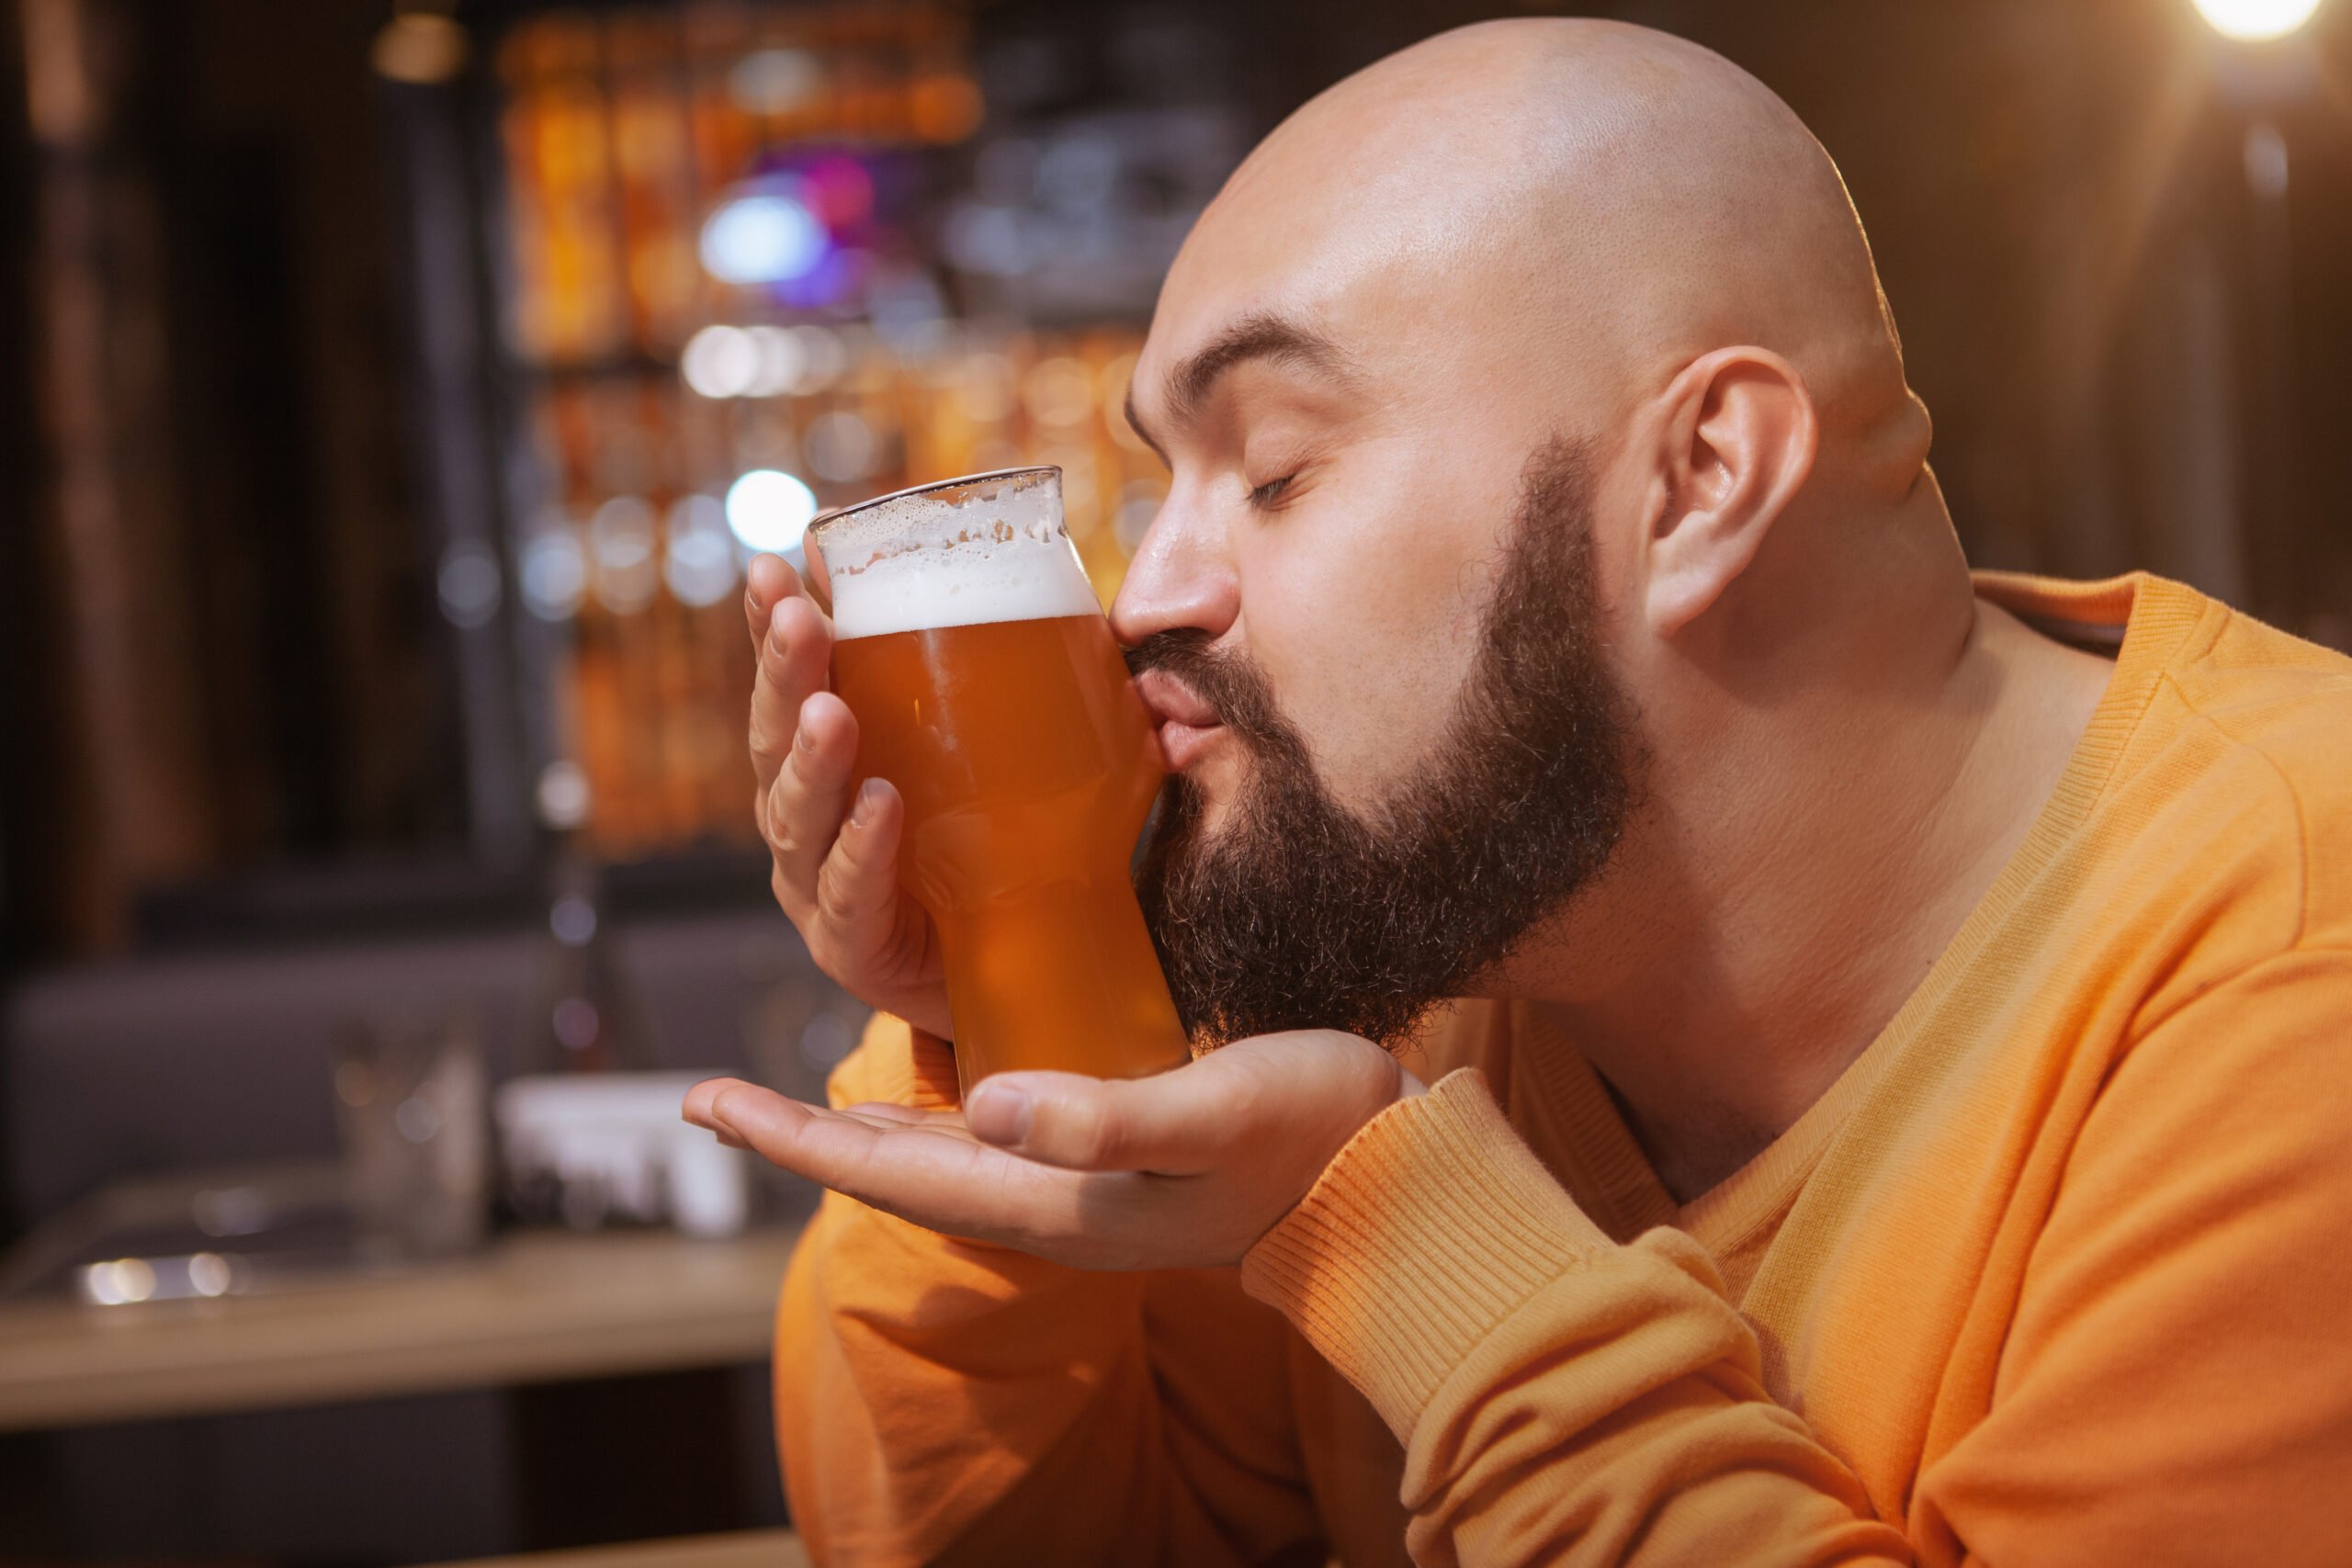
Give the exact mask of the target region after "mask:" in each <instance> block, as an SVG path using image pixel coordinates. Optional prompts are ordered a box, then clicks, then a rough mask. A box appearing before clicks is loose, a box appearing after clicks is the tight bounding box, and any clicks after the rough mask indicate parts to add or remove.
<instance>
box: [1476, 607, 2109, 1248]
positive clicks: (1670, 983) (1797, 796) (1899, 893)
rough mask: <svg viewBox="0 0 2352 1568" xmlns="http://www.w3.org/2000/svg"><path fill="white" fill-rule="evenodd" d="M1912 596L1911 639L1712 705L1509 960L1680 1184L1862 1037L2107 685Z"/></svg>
mask: <svg viewBox="0 0 2352 1568" xmlns="http://www.w3.org/2000/svg"><path fill="white" fill-rule="evenodd" d="M1963 581H1964V580H1963ZM1929 608H1935V609H1937V610H1938V612H1939V613H1938V614H1935V615H1926V614H1924V612H1925V611H1926V610H1928V609H1929ZM1922 611H1923V615H1922V618H1920V619H1919V620H1917V621H1916V622H1914V623H1913V625H1912V626H1911V627H1910V628H1909V630H1908V634H1907V635H1910V636H1912V637H1916V638H1917V644H1916V645H1915V646H1913V647H1911V648H1909V649H1904V650H1901V653H1900V656H1898V655H1897V653H1896V651H1895V650H1889V653H1888V660H1887V661H1886V662H1884V663H1882V664H1880V665H1878V666H1877V667H1876V668H1875V669H1872V668H1871V665H1870V664H1869V663H1868V662H1864V663H1862V664H1860V665H1859V666H1854V667H1853V668H1855V669H1856V670H1857V672H1858V677H1859V678H1855V679H1832V680H1825V679H1821V678H1819V672H1815V675H1814V676H1811V677H1808V678H1806V679H1803V680H1799V681H1797V682H1792V685H1791V687H1790V688H1789V690H1788V692H1786V693H1784V694H1776V697H1775V699H1774V700H1772V701H1769V702H1761V703H1758V702H1742V703H1738V704H1733V705H1727V707H1726V709H1725V710H1724V712H1722V713H1719V714H1715V715H1711V716H1709V717H1708V728H1707V731H1706V732H1707V734H1708V739H1707V741H1706V743H1705V744H1704V745H1703V746H1699V747H1689V748H1684V749H1682V750H1680V751H1679V756H1680V758H1681V761H1680V762H1679V764H1675V763H1671V762H1668V761H1663V760H1661V761H1660V762H1659V763H1658V765H1657V767H1658V771H1657V773H1655V774H1654V776H1653V777H1652V779H1651V780H1650V795H1649V803H1648V805H1647V806H1646V807H1645V809H1644V811H1643V813H1642V815H1641V818H1640V820H1639V821H1638V822H1637V823H1636V824H1635V825H1634V827H1633V828H1631V829H1629V831H1628V834H1627V838H1626V840H1625V842H1624V843H1623V846H1622V847H1621V850H1620V852H1619V854H1618V856H1617V858H1616V859H1615V860H1614V861H1613V862H1612V863H1611V870H1610V872H1609V873H1608V874H1607V876H1606V878H1605V879H1604V881H1603V883H1602V884H1600V886H1596V887H1595V888H1594V889H1593V890H1592V896H1591V897H1587V898H1585V899H1582V900H1580V901H1579V903H1578V904H1577V907H1576V908H1575V909H1573V910H1572V911H1571V912H1570V914H1569V915H1568V917H1566V919H1564V921H1563V922H1562V927H1561V930H1560V931H1558V932H1557V933H1556V937H1555V939H1554V940H1547V941H1545V942H1541V943H1537V944H1534V945H1533V946H1532V947H1531V948H1530V949H1529V950H1528V951H1527V952H1526V953H1524V954H1523V956H1522V958H1521V960H1520V961H1519V962H1517V963H1515V964H1513V965H1512V966H1511V971H1510V975H1509V976H1506V977H1505V984H1504V985H1503V987H1501V989H1503V990H1504V991H1505V992H1507V993H1508V994H1510V995H1513V996H1521V997H1525V998H1530V999H1536V1000H1542V1001H1544V1002H1547V1003H1549V1004H1551V1005H1552V1006H1554V1007H1555V1009H1556V1010H1558V1012H1559V1014H1560V1017H1561V1021H1562V1022H1563V1023H1564V1024H1565V1025H1566V1028H1567V1029H1568V1031H1569V1033H1570V1036H1571V1038H1573V1039H1575V1040H1576V1041H1577V1043H1578V1045H1579V1047H1580V1049H1582V1050H1583V1052H1584V1054H1585V1055H1586V1056H1587V1058H1588V1059H1589V1061H1590V1062H1591V1064H1592V1066H1594V1068H1595V1069H1596V1070H1597V1071H1598V1072H1599V1073H1600V1076H1601V1077H1602V1078H1603V1079H1605V1080H1606V1081H1607V1082H1608V1084H1609V1085H1610V1087H1611V1091H1612V1092H1613V1093H1614V1094H1615V1096H1616V1097H1617V1100H1618V1103H1619V1106H1620V1109H1621V1110H1622V1111H1623V1112H1624V1114H1625V1117H1626V1121H1627V1122H1628V1124H1629V1125H1630V1126H1631V1128H1632V1129H1633V1131H1634V1135H1635V1137H1636V1139H1637V1140H1638V1141H1639V1142H1640V1143H1641V1145H1642V1146H1643V1148H1644V1150H1645V1152H1646V1153H1647V1154H1648V1156H1650V1160H1651V1164H1652V1166H1653V1168H1655V1169H1656V1171H1657V1175H1658V1177H1659V1179H1660V1180H1661V1181H1662V1182H1663V1183H1664V1184H1665V1186H1666V1187H1667V1189H1668V1191H1669V1192H1671V1193H1672V1194H1673V1195H1674V1197H1675V1199H1676V1201H1679V1202H1688V1201H1690V1200H1691V1199H1692V1198H1695V1197H1696V1196H1698V1195H1699V1194H1700V1193H1702V1192H1703V1191H1705V1190H1708V1189H1710V1188H1712V1187H1713V1186H1714V1185H1716V1183H1718V1182H1720V1181H1721V1180H1722V1179H1724V1177H1726V1176H1728V1175H1730V1174H1731V1173H1732V1172H1733V1171H1735V1170H1736V1169H1738V1168H1740V1167H1741V1166H1743V1165H1745V1164H1746V1163H1747V1161H1748V1160H1749V1159H1751V1158H1753V1157H1754V1156H1756V1155H1757V1154H1758V1153H1759V1152H1761V1150H1762V1149H1763V1148H1764V1147H1765V1146H1766V1145H1769V1144H1770V1142H1771V1141H1772V1140H1773V1139H1775V1138H1777V1137H1778V1136H1779V1135H1780V1134H1781V1133H1783V1132H1785V1131H1787V1130H1788V1128H1789V1127H1790V1126H1791V1125H1792V1124H1793V1123H1794V1122H1796V1120H1797V1118H1798V1117H1799V1116H1801V1115H1803V1114H1804V1111H1805V1109H1806V1108H1807V1107H1809V1106H1810V1105H1812V1104H1813V1103H1814V1101H1815V1100H1818V1099H1819V1098H1820V1097H1821V1095H1822V1094H1823V1093H1824V1092H1825V1091H1826V1090H1827V1089H1828V1088H1829V1086H1830V1085H1831V1084H1832V1083H1833V1082H1835V1081H1836V1080H1837V1078H1838V1076H1839V1075H1840V1074H1842V1073H1843V1072H1844V1071H1845V1070H1846V1068H1847V1067H1848V1066H1850V1065H1851V1064H1852V1062H1853V1061H1854V1059H1855V1057H1857V1056H1858V1055H1860V1054H1861V1052H1862V1050H1863V1049H1864V1048H1865V1047H1866V1046H1868V1044H1869V1043H1870V1042H1871V1040H1872V1039H1874V1038H1876V1036H1877V1035H1878V1033H1879V1032H1880V1031H1881V1030H1882V1029H1883V1027H1884V1026H1885V1024H1886V1023H1887V1021H1888V1020H1890V1019H1891V1018H1893V1016H1894V1013H1895V1011H1896V1010H1897V1009H1899V1008H1900V1007H1901V1006H1902V1004H1903V1001H1904V999H1905V998H1906V997H1908V996H1909V995H1910V994H1911V992H1912V991H1913V990H1914V989H1916V988H1917V986H1918V984H1919V982H1920V981H1921V980H1922V979H1923V978H1924V977H1925V976H1926V975H1927V973H1928V969H1929V968H1930V966H1931V965H1932V964H1934V962H1935V960H1936V958H1937V957H1938V955H1939V954H1940V953H1942V951H1943V949H1944V948H1945V946H1946V945H1948V944H1949V943H1950V942H1951V938H1952V936H1953V935H1954V933H1955V932H1957V931H1958V930H1959V929H1960V926H1961V924H1962V921H1964V920H1965V919H1967V916H1968V913H1969V911H1970V910H1971V909H1973V908H1974V907H1975V905H1976V904H1977V902H1978V901H1979V900H1980V899H1981V898H1982V897H1984V895H1985V892H1986V891H1987V890H1988V889H1989V888H1990V887H1991V886H1992V884H1993V881H1994V879H1995V878H1996V876H1997V875H1998V874H1999V872H2000V869H2001V867H2002V866H2003V865H2004V864H2006V863H2007V861H2008V859H2009V857H2010V856H2011V855H2012V854H2013V853H2014V852H2016V850H2017V849H2018V845H2019V844H2020V843H2021V842H2022V841H2023V840H2024V839H2025V837H2026V834H2027V832H2028V830H2029V829H2030V827H2031V824H2032V821H2033V819H2034V818H2035V817H2036V816H2037V815H2038V813H2039V812H2040V810H2041V806H2042V804H2043V803H2044V802H2045V801H2046V800H2047V798H2048V797H2049V795H2050V792H2051V790H2052V787H2053V786H2054V785H2055V784H2056V783H2057V780H2058V777H2059V775H2060V773H2062V772H2063V771H2064V768H2065V765H2066V761H2067V760H2068V758H2069V757H2070V756H2071V755H2072V753H2073V750H2074V748H2075V743H2076V742H2077V741H2078V740H2079V739H2081V736H2082V733H2083V730H2084V728H2085V727H2086V725H2087V724H2088V722H2089V719H2090V715H2091V711H2092V709H2093V708H2095V707H2096V706H2097V705H2098V699H2099V696H2100V694H2102V693H2103V692H2104V690H2105V688H2106V682H2107V677H2108V675H2109V671H2110V670H2111V666H2110V665H2109V663H2108V662H2107V661H2106V660H2100V659H2098V658H2095V657H2093V656H2091V655H2088V654H2084V653H2079V652H2075V651H2074V650H2072V649H2066V648H2064V647H2062V646H2061V645H2059V644H2058V643H2055V642H2053V641H2052V640H2050V639H2049V638H2047V637H2042V636H2041V635H2040V634H2038V633H2036V632H2033V631H2031V630H2030V629H2029V628H2027V627H2026V626H2023V625H2022V624H2020V623H2019V622H2018V621H2017V620H2016V619H2014V618H2013V617H2011V616H2010V615H2007V613H2005V612H2003V611H2001V610H1999V609H1996V608H1995V607H1993V606H1992V605H1989V604H1984V603H1983V602H1981V601H1979V600H1977V599H1975V597H1974V596H1973V593H1972V594H1967V595H1965V597H1964V598H1962V599H1958V600H1955V601H1953V602H1951V603H1947V604H1941V605H1940V606H1935V605H1923V606H1922ZM1855 657H1857V656H1856V655H1855V654H1854V653H1853V651H1852V650H1849V651H1848V653H1847V655H1846V656H1845V659H1844V660H1840V663H1841V665H1843V664H1844V663H1845V660H1850V659H1853V658H1855ZM1906 664H1907V666H1908V672H1907V676H1906V673H1905V665H1906ZM1865 669H1867V670H1870V671H1871V673H1869V674H1868V675H1859V671H1860V670H1865ZM1661 750H1662V751H1663V749H1661Z"/></svg>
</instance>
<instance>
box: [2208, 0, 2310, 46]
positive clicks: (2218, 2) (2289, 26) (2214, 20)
mask: <svg viewBox="0 0 2352 1568" xmlns="http://www.w3.org/2000/svg"><path fill="white" fill-rule="evenodd" d="M2196 4H2197V14H2198V15H2199V16H2200V17H2204V18H2205V19H2206V20H2207V21H2208V22H2210V23H2211V24H2212V26H2213V30H2214V31H2215V32H2217V33H2220V34H2221V35H2222V37H2223V38H2233V39H2243V40H2245V42H2248V43H2259V42H2262V41H2264V40H2266V39H2281V38H2285V37H2286V36H2287V35H2288V34H2289V33H2291V32H2293V31H2294V30H2295V29H2296V28H2300V27H2301V26H2302V25H2303V24H2304V23H2305V22H2308V21H2310V20H2311V19H2312V12H2314V11H2316V10H2318V9H2319V0H2196Z"/></svg>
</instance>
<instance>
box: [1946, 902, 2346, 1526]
mask: <svg viewBox="0 0 2352 1568" xmlns="http://www.w3.org/2000/svg"><path fill="white" fill-rule="evenodd" d="M2347 1231H2352V950H2346V949H2345V948H2329V947H2311V946H2306V947H2303V948H2301V949H2299V950H2292V951H2290V952H2288V953H2283V954H2280V955H2278V956H2276V957H2272V958H2269V959H2266V960H2264V961H2262V962H2260V963H2257V964H2253V965H2252V966H2250V967H2249V968H2247V969H2245V970H2244V971H2241V972H2240V973H2239V974H2238V975H2236V976H2233V977H2232V978H2230V979H2228V980H2225V981H2222V982H2221V983H2219V984H2216V985H2214V986H2212V987H2210V988H2208V989H2206V990H2204V991H2203V992H2201V993H2200V994H2199V996H2198V997H2197V998H2196V999H2195V1000H2193V1001H2190V1002H2188V1004H2187V1005H2185V1006H2182V1007H2180V1008H2178V1009H2177V1010H2175V1011H2173V1012H2172V1013H2170V1014H2169V1015H2168V1016H2166V1017H2165V1018H2163V1019H2162V1020H2160V1021H2154V1022H2153V1023H2152V1024H2150V1025H2149V1026H2148V1027H2146V1028H2145V1029H2144V1031H2143V1032H2142V1033H2141V1034H2140V1035H2139V1037H2138V1038H2137V1040H2136V1041H2135V1043H2133V1044H2132V1046H2131V1050H2130V1052H2129V1054H2128V1055H2126V1056H2125V1057H2124V1058H2123V1060H2122V1061H2121V1062H2120V1064H2118V1065H2117V1066H2113V1067H2112V1068H2110V1070H2109V1077H2108V1080H2107V1083H2106V1086H2105V1088H2104V1089H2102V1090H2101V1092H2100V1094H2099V1097H2098V1103H2097V1104H2096V1105H2095V1106H2093V1107H2092V1109H2091V1111H2090V1114H2089V1115H2088V1117H2087V1118H2086V1120H2085V1122H2084V1123H2083V1127H2082V1131H2081V1134H2080V1135H2079V1137H2078V1138H2077V1139H2076V1141H2075V1146H2074V1148H2073V1149H2072V1151H2071V1152H2070V1154H2069V1156H2068V1158H2067V1162H2066V1168H2065V1175H2064V1179H2063V1181H2062V1182H2061V1183H2060V1185H2059V1189H2058V1195H2057V1199H2056V1201H2055V1202H2054V1204H2053V1205H2052V1210H2051V1213H2050V1215H2049V1218H2048V1219H2047V1220H2046V1221H2045V1222H2044V1224H2043V1225H2042V1227H2041V1235H2039V1237H2038V1238H2037V1239H2036V1241H2035V1244H2034V1249H2033V1255H2032V1258H2031V1259H2030V1262H2029V1263H2028V1265H2027V1267H2026V1271H2025V1275H2024V1280H2023V1289H2022V1292H2021V1294H2020V1296H2019V1299H2018V1310H2017V1313H2016V1314H2015V1316H2014V1318H2013V1319H2012V1321H2011V1323H2010V1325H2009V1329H2008V1334H2007V1339H2006V1342H2005V1344H2004V1348H2003V1350H2002V1354H2001V1359H2000V1363H1999V1365H1998V1367H1997V1368H1996V1371H1995V1382H1994V1387H1993V1397H1992V1405H1991V1408H1990V1410H1989V1411H1988V1412H1987V1413H1986V1415H1985V1418H1984V1419H1983V1420H1982V1421H1980V1422H1979V1423H1978V1424H1977V1425H1976V1426H1975V1427H1973V1428H1971V1429H1970V1430H1969V1431H1968V1432H1967V1433H1966V1434H1965V1435H1964V1436H1962V1437H1961V1438H1960V1439H1959V1440H1958V1441H1957V1442H1956V1443H1955V1444H1954V1445H1953V1446H1952V1448H1951V1451H1950V1452H1948V1453H1947V1454H1945V1455H1944V1456H1942V1457H1941V1458H1940V1459H1939V1460H1938V1461H1935V1462H1934V1463H1932V1464H1930V1465H1929V1466H1928V1469H1927V1470H1926V1471H1925V1472H1923V1473H1922V1474H1921V1476H1920V1479H1919V1484H1918V1491H1917V1501H1916V1502H1915V1504H1914V1506H1913V1512H1914V1515H1915V1516H1916V1517H1917V1523H1916V1525H1915V1529H1914V1533H1915V1536H1916V1537H1917V1539H1918V1540H1920V1541H1921V1542H1922V1543H1923V1554H1924V1551H1925V1547H1926V1544H1927V1543H1929V1542H1946V1541H1948V1542H1951V1543H1954V1544H1956V1545H1958V1546H1960V1547H1964V1548H1965V1549H1966V1551H1968V1552H1969V1553H1970V1559H1969V1560H1970V1561H1971V1562H1976V1561H1982V1562H1990V1563H1994V1564H1998V1565H2002V1568H2007V1565H2008V1564H2013V1563H2018V1564H2030V1563H2036V1562H2131V1563H2147V1564H2166V1565H2169V1564H2182V1565H2187V1564H2192V1563H2195V1564H2202V1563H2211V1562H2261V1563H2265V1564H2279V1565H2288V1564H2310V1565H2312V1568H2317V1565H2319V1564H2324V1563H2337V1562H2344V1561H2345V1559H2346V1545H2345V1543H2346V1541H2347V1540H2352V1488H2347V1487H2346V1484H2345V1478H2346V1475H2347V1474H2352V1246H2347V1245H2346V1233H2347Z"/></svg>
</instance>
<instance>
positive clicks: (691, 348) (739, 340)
mask: <svg viewBox="0 0 2352 1568" xmlns="http://www.w3.org/2000/svg"><path fill="white" fill-rule="evenodd" d="M678 374H679V375H681V376H683V377H684V378H685V382H686V385H687V386H688V387H690V388H691V389H694V390H695V392H697V393H699V394H700V395H702V396H703V397H706V398H737V397H741V396H742V395H743V394H744V393H745V392H747V391H750V390H751V389H752V382H753V381H755V380H756V379H758V378H759V374H760V345H759V344H758V342H757V341H756V340H755V339H753V337H752V334H751V333H747V332H745V331H744V330H743V329H742V328H741V327H705V328H703V329H702V330H701V331H700V332H698V333H695V335H694V336H692V337H690V338H688V339H687V340H686V347H685V351H684V353H683V354H681V355H679V356H678Z"/></svg>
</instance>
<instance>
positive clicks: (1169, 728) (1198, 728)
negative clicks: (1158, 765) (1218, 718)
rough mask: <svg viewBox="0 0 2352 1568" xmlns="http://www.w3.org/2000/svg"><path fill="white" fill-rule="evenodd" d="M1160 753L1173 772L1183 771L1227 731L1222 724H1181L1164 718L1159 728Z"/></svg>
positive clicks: (1169, 769)
mask: <svg viewBox="0 0 2352 1568" xmlns="http://www.w3.org/2000/svg"><path fill="white" fill-rule="evenodd" d="M1158 733H1159V755H1160V758H1161V760H1162V761H1165V762H1166V763H1167V764H1168V771H1169V772H1170V773H1182V772H1183V771H1184V770H1185V769H1186V768H1189V767H1191V766H1192V765H1193V762H1194V761H1197V760H1199V758H1200V755H1201V753H1202V752H1203V751H1204V750H1207V749H1208V748H1209V747H1210V746H1211V745H1213V744H1215V742H1216V738H1217V737H1218V736H1220V735H1222V734H1224V733H1225V726H1223V725H1221V724H1179V723H1178V722H1177V721H1176V720H1174V719H1172V718H1171V719H1166V720H1163V721H1162V722H1161V724H1160V726H1159V732H1158Z"/></svg>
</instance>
